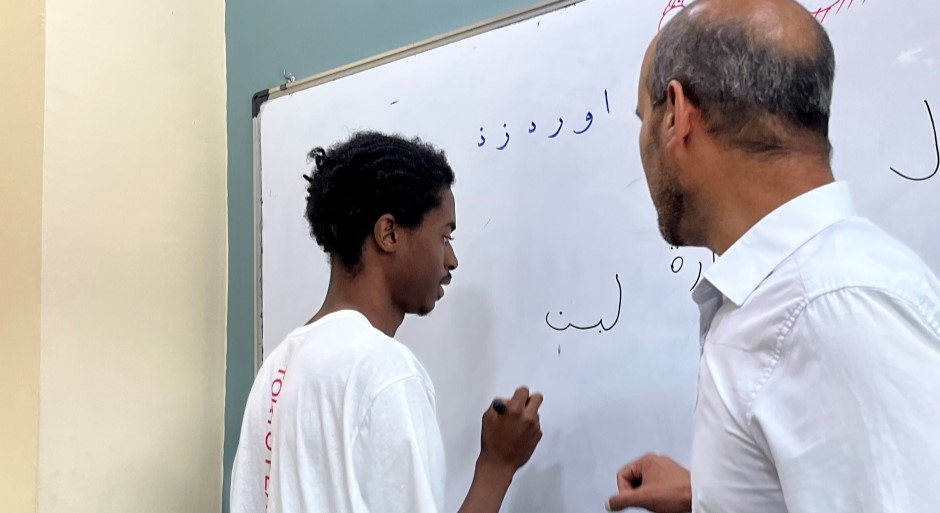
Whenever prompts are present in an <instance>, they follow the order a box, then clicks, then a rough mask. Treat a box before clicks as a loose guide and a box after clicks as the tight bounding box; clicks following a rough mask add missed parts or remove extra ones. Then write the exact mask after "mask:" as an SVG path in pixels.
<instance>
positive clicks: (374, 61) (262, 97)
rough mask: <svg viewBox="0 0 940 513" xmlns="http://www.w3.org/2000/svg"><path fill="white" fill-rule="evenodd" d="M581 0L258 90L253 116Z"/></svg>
mask: <svg viewBox="0 0 940 513" xmlns="http://www.w3.org/2000/svg"><path fill="white" fill-rule="evenodd" d="M583 1H584V0H546V1H544V2H541V3H538V4H535V5H532V6H529V7H524V8H522V9H519V10H516V11H513V12H510V13H508V14H504V15H501V16H497V17H495V18H491V19H489V20H484V21H481V22H479V23H475V24H472V25H468V26H466V27H463V28H459V29H456V30H452V31H450V32H445V33H443V34H441V35H438V36H434V37H431V38H429V39H425V40H423V41H418V42H416V43H412V44H409V45H405V46H402V47H400V48H396V49H394V50H389V51H387V52H383V53H379V54H377V55H373V56H372V57H366V58H365V59H362V60H359V61H355V62H352V63H350V64H346V65H343V66H339V67H337V68H333V69H330V70H327V71H324V72H321V73H317V74H315V75H312V76H309V77H306V78H303V79H300V80H296V81H294V82H291V83H290V84H283V85H280V86H277V87H272V88H271V89H267V90H262V91H258V92H257V93H255V94H254V96H253V97H252V102H253V103H254V104H255V105H253V109H252V111H253V112H252V114H253V116H252V117H257V116H259V115H260V113H261V110H262V107H263V104H264V103H266V102H268V101H271V100H275V99H277V98H280V97H282V96H287V95H290V94H293V93H296V92H299V91H302V90H304V89H309V88H311V87H315V86H318V85H321V84H324V83H326V82H332V81H333V80H337V79H340V78H343V77H346V76H349V75H354V74H356V73H359V72H361V71H365V70H367V69H371V68H374V67H377V66H381V65H383V64H388V63H390V62H393V61H397V60H399V59H403V58H405V57H411V56H413V55H417V54H419V53H423V52H426V51H428V50H433V49H435V48H438V47H441V46H444V45H448V44H450V43H454V42H457V41H460V40H462V39H467V38H469V37H473V36H476V35H479V34H482V33H484V32H488V31H491V30H496V29H500V28H503V27H506V26H509V25H513V24H515V23H519V22H522V21H525V20H528V19H531V18H535V17H537V16H541V15H543V14H547V13H549V12H553V11H557V10H561V9H564V8H566V7H570V6H572V5H575V4H578V3H581V2H583Z"/></svg>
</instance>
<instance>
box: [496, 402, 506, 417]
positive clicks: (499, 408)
mask: <svg viewBox="0 0 940 513" xmlns="http://www.w3.org/2000/svg"><path fill="white" fill-rule="evenodd" d="M493 409H494V410H496V413H497V414H499V415H502V414H504V413H506V405H505V404H503V401H501V400H499V399H493Z"/></svg>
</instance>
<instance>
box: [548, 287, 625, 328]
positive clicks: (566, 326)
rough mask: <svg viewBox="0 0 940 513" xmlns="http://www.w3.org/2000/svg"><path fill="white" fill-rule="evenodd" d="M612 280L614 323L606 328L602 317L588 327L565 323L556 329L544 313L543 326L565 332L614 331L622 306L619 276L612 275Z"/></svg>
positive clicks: (621, 288) (549, 314) (560, 313)
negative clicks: (615, 313)
mask: <svg viewBox="0 0 940 513" xmlns="http://www.w3.org/2000/svg"><path fill="white" fill-rule="evenodd" d="M614 280H616V281H617V317H616V318H614V322H612V323H611V324H610V326H607V325H606V324H604V319H603V317H602V318H601V319H600V320H598V321H597V322H596V323H595V324H592V325H590V326H578V325H577V324H572V323H570V322H569V323H567V324H566V325H565V326H563V327H558V326H555V325H554V324H552V322H551V321H550V320H549V317H550V316H551V314H552V313H551V312H546V313H545V324H547V325H548V327H549V328H551V329H553V330H555V331H565V330H568V329H576V330H581V331H587V330H593V329H598V328H600V329H599V331H598V332H599V333H600V332H605V331H610V330H612V329H614V326H616V325H617V322H618V321H619V320H620V309H621V307H622V306H623V287H622V286H621V285H620V275H619V274H615V275H614ZM562 314H563V312H558V315H562Z"/></svg>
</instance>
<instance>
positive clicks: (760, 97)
mask: <svg viewBox="0 0 940 513" xmlns="http://www.w3.org/2000/svg"><path fill="white" fill-rule="evenodd" d="M700 18H702V16H697V17H695V18H693V17H691V16H688V15H687V13H686V12H682V13H680V14H679V15H678V16H676V17H675V18H673V19H672V20H671V21H670V22H669V23H668V24H667V25H666V26H665V27H664V28H663V30H662V31H661V32H660V35H659V41H658V43H657V44H656V48H655V54H654V56H653V60H652V63H651V65H650V72H649V82H648V84H647V86H648V88H649V93H650V98H651V101H652V103H653V106H654V107H657V106H659V105H662V104H663V103H664V102H665V101H666V93H667V86H668V84H669V82H670V81H672V80H677V81H678V82H679V83H680V84H682V88H683V91H684V93H685V95H686V96H687V97H688V98H689V100H690V101H691V102H692V103H693V104H694V105H695V106H696V107H698V108H699V109H700V110H701V111H702V116H703V119H704V122H705V125H706V128H707V130H708V131H709V133H711V134H712V135H714V136H715V137H716V138H719V139H720V140H722V141H723V142H725V143H726V144H728V145H729V146H730V147H733V148H736V149H740V150H743V151H746V152H748V153H751V154H755V155H773V154H787V153H792V152H794V151H801V152H810V153H823V152H825V154H826V157H827V158H828V157H829V155H830V153H831V145H830V143H829V111H830V104H831V102H832V83H833V80H834V77H835V57H834V55H833V49H832V43H831V42H830V41H829V36H827V35H826V31H825V30H823V28H822V26H820V25H819V23H818V22H816V21H815V20H813V22H812V26H813V29H812V30H813V31H814V32H815V33H814V34H813V36H815V37H814V39H815V41H814V45H813V46H814V48H813V49H812V51H810V52H797V51H793V50H789V49H784V48H779V44H775V43H774V42H773V41H768V40H767V39H766V38H763V37H761V35H760V34H757V33H755V30H754V29H753V28H750V27H748V26H747V25H746V23H745V22H744V21H741V20H731V21H724V20H709V19H700ZM807 136H809V137H808V138H807ZM807 139H809V140H810V141H813V143H812V144H811V146H812V147H811V148H806V147H801V148H794V147H793V146H794V142H795V141H801V140H802V141H806V140H807ZM816 143H818V144H816Z"/></svg>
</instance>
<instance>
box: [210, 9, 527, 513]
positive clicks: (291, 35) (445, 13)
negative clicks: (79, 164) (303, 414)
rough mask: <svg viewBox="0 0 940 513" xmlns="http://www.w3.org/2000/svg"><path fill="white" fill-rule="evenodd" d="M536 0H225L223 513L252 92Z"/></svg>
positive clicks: (244, 298)
mask: <svg viewBox="0 0 940 513" xmlns="http://www.w3.org/2000/svg"><path fill="white" fill-rule="evenodd" d="M537 3H541V2H539V1H532V0H398V1H396V2H391V1H388V0H306V1H304V0H227V2H226V10H225V38H226V51H227V56H226V64H227V73H228V77H227V81H228V209H229V217H228V219H229V228H228V240H229V282H228V290H229V292H228V352H227V355H226V363H227V368H226V374H225V387H226V388H225V390H226V394H225V457H224V475H225V484H224V487H223V492H222V493H223V499H222V511H223V512H225V513H228V511H229V504H228V493H229V476H230V475H231V469H232V460H233V459H234V457H235V448H236V446H237V445H238V432H239V430H240V428H241V418H242V411H243V409H244V405H245V401H246V400H247V398H248V391H249V389H250V387H251V382H252V379H253V377H254V376H253V368H252V364H253V354H254V353H253V347H252V346H253V340H252V338H253V335H252V334H253V333H254V328H253V318H252V254H253V250H252V234H253V228H252V164H251V160H252V155H251V143H252V141H251V96H252V95H253V94H254V93H255V92H257V91H260V90H262V89H268V88H271V87H274V86H277V85H280V84H281V83H282V82H283V81H284V79H283V77H282V72H283V70H284V69H285V68H286V69H287V70H288V71H289V72H290V73H292V74H293V75H294V76H295V77H297V78H298V79H301V78H304V77H307V76H310V75H313V74H315V73H319V72H321V71H326V70H328V69H331V68H335V67H337V66H341V65H343V64H348V63H350V62H354V61H357V60H360V59H364V58H366V57H369V56H372V55H375V54H378V53H381V52H384V51H387V50H392V49H395V48H398V47H401V46H404V45H407V44H410V43H414V42H416V41H420V40H422V39H427V38H429V37H433V36H435V35H438V34H442V33H444V32H448V31H450V30H454V29H458V28H461V27H464V26H467V25H470V24H473V23H476V22H479V21H483V20H486V19H489V18H492V17H495V16H499V15H502V14H505V13H508V12H511V11H513V10H516V9H519V8H522V7H526V6H528V5H533V4H537Z"/></svg>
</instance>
